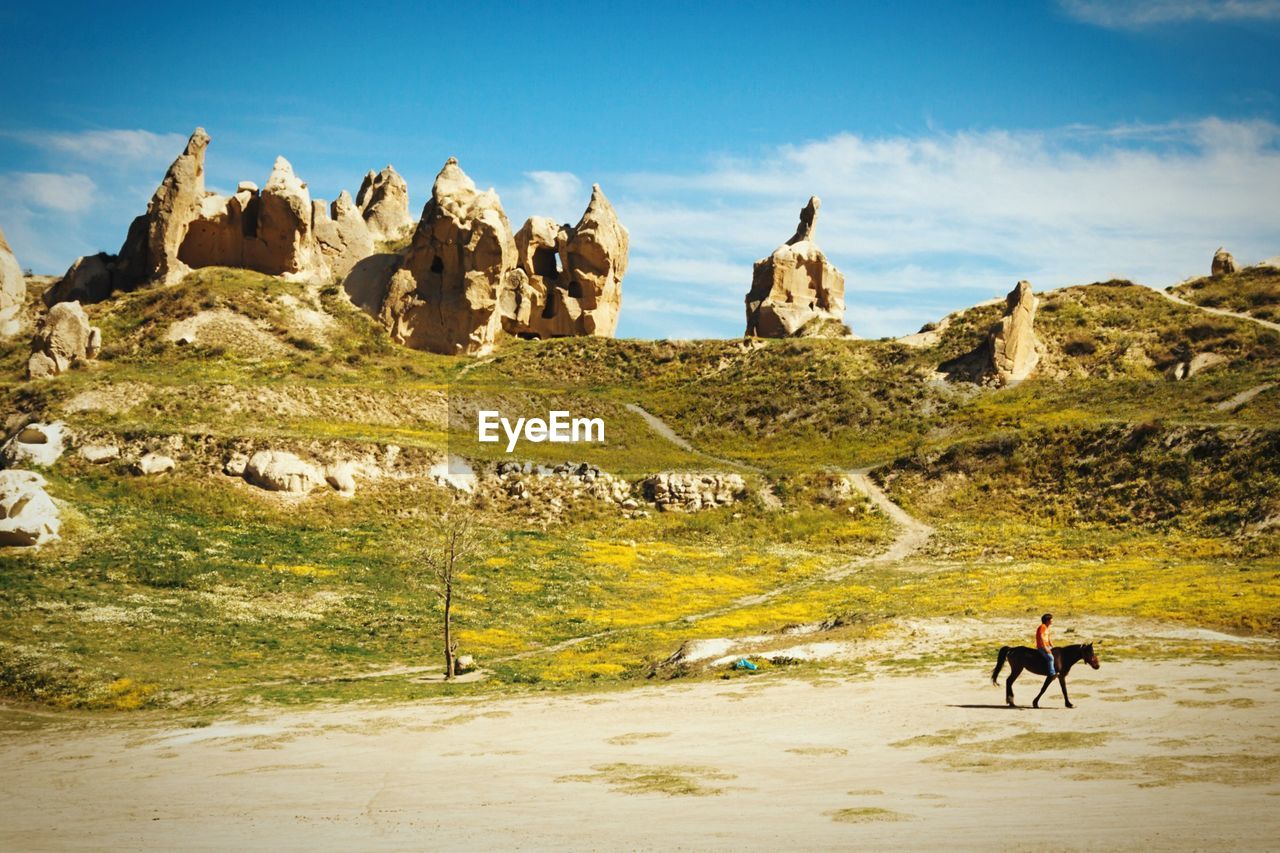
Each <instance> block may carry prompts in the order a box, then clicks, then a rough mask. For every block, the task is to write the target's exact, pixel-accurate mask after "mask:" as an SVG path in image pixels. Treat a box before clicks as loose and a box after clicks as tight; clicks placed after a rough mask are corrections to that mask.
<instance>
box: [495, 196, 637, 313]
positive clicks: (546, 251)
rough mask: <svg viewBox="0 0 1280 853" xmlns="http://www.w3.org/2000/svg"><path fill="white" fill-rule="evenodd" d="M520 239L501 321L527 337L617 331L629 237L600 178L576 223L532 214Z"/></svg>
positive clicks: (517, 241)
mask: <svg viewBox="0 0 1280 853" xmlns="http://www.w3.org/2000/svg"><path fill="white" fill-rule="evenodd" d="M515 239H516V251H517V254H518V258H519V261H518V263H519V267H518V269H517V270H516V272H515V273H514V274H513V275H512V276H511V277H510V279H509V281H510V288H509V289H508V291H507V293H506V294H505V298H504V301H503V310H502V315H503V316H502V324H503V328H504V329H505V330H506V331H507V332H508V333H509V334H513V335H520V336H522V337H535V338H556V337H567V336H572V335H595V336H597V337H613V333H614V330H615V329H617V326H618V311H619V309H620V308H621V306H622V277H623V276H624V275H626V272H627V254H628V242H629V236H628V234H627V229H626V228H624V227H623V226H622V223H620V222H619V221H618V215H617V213H616V212H614V209H613V205H611V204H610V203H609V199H607V198H606V197H605V195H604V192H602V191H601V189H600V185H599V184H595V185H593V186H592V187H591V201H590V202H589V203H588V204H587V209H586V211H585V212H584V213H583V214H582V219H580V220H579V221H578V224H577V225H576V226H574V227H572V228H570V227H569V226H567V225H557V224H556V223H555V222H553V221H552V220H550V219H547V218H545V217H542V216H534V217H531V218H530V219H529V220H528V221H527V222H525V224H524V227H523V228H521V229H520V231H519V233H517V234H516V238H515Z"/></svg>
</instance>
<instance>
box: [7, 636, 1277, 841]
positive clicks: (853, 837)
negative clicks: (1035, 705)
mask: <svg viewBox="0 0 1280 853" xmlns="http://www.w3.org/2000/svg"><path fill="white" fill-rule="evenodd" d="M989 674H990V666H989V665H987V664H986V663H985V662H984V664H983V665H982V666H981V667H978V668H976V669H975V668H973V667H968V668H964V669H951V670H938V669H931V670H929V671H922V672H918V673H914V674H909V675H901V676H885V675H880V676H876V677H874V678H872V677H866V676H852V677H846V676H836V677H832V676H826V677H820V676H819V677H814V678H809V679H779V678H762V677H757V678H750V677H742V678H736V679H734V680H731V681H718V680H714V681H699V682H690V683H679V682H677V683H668V684H664V685H663V687H662V689H661V690H657V689H654V690H648V689H636V690H628V691H623V692H612V693H600V694H567V695H558V696H550V697H547V696H530V697H518V698H517V697H512V698H506V699H492V698H490V699H486V700H483V701H477V702H467V701H460V700H457V699H454V700H438V701H432V702H420V703H416V704H413V705H403V706H394V707H383V708H368V707H350V706H348V707H343V708H339V709H327V710H313V711H306V712H296V713H288V714H284V715H280V714H278V713H276V714H273V715H261V716H256V717H251V718H246V719H243V720H240V721H219V722H214V723H213V724H212V725H207V726H205V727H203V728H186V727H181V726H175V725H173V724H172V723H169V724H165V723H162V722H161V723H138V722H128V721H119V722H111V721H99V722H95V723H92V724H89V725H86V724H84V723H79V724H77V723H74V722H72V723H67V722H59V721H48V720H44V719H39V720H28V721H25V723H24V727H25V728H26V730H25V731H23V730H18V726H16V725H15V726H11V727H9V728H8V729H7V730H0V814H3V815H4V818H3V820H0V848H3V849H10V850H49V849H65V848H77V849H84V848H95V849H102V848H105V849H183V850H187V849H196V850H201V849H211V850H212V849H282V848H283V849H298V848H314V849H325V850H328V849H360V850H383V849H397V850H403V849H422V848H431V849H442V850H452V849H476V848H497V849H514V848H520V849H532V850H542V849H556V850H582V849H597V850H598V849H605V850H614V849H664V850H666V849H684V850H688V849H696V850H777V849H818V848H836V849H868V850H876V849H899V848H911V849H927V850H938V849H947V850H989V849H992V848H999V849H1033V848H1035V849H1045V848H1048V849H1054V850H1062V849H1106V850H1116V849H1143V850H1166V849H1232V850H1236V849H1242V850H1244V849H1267V848H1272V849H1274V846H1275V842H1276V839H1277V838H1280V810H1277V809H1276V808H1275V805H1276V797H1277V795H1280V741H1278V740H1277V726H1276V723H1275V720H1277V719H1280V692H1278V690H1277V688H1278V687H1280V665H1278V664H1276V663H1275V662H1272V661H1240V662H1226V663H1222V662H1218V661H1215V662H1210V663H1188V662H1180V663H1172V662H1170V663H1158V662H1155V663H1153V662H1148V661H1115V660H1111V659H1108V658H1105V657H1104V659H1103V665H1102V669H1100V670H1098V671H1093V670H1086V671H1084V672H1082V673H1080V674H1078V675H1077V674H1076V673H1075V672H1074V671H1073V673H1072V679H1071V683H1070V687H1071V698H1072V701H1073V702H1074V703H1075V704H1076V705H1077V709H1076V710H1074V711H1067V710H1065V709H1064V708H1063V707H1062V697H1061V694H1060V693H1057V692H1056V691H1055V692H1054V693H1051V694H1046V699H1045V700H1044V701H1043V702H1042V704H1043V705H1044V706H1045V707H1044V708H1043V709H1042V710H1040V711H1031V710H1027V709H1024V710H1011V709H1006V708H1004V707H1003V706H1002V700H1003V693H1004V691H1003V687H995V686H992V684H991V680H990V675H989ZM1017 688H1018V691H1017V696H1018V699H1019V701H1021V702H1022V703H1023V704H1024V705H1025V704H1028V703H1029V701H1030V698H1031V696H1032V695H1033V693H1031V692H1028V691H1030V690H1031V689H1032V685H1031V684H1025V685H1024V684H1023V683H1022V682H1021V681H1020V682H1019V683H1018V685H1017ZM1046 791H1048V792H1050V793H1049V794H1046ZM1047 796H1051V797H1052V799H1053V801H1054V802H1055V803H1057V804H1059V806H1060V808H1061V809H1062V810H1063V816H1062V817H1061V819H1053V820H1049V819H1035V817H1034V816H1035V815H1042V814H1044V813H1045V810H1046V808H1048V806H1047V804H1046V797H1047ZM1015 816H1031V817H1022V818H1017V817H1015Z"/></svg>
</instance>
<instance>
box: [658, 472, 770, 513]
mask: <svg viewBox="0 0 1280 853" xmlns="http://www.w3.org/2000/svg"><path fill="white" fill-rule="evenodd" d="M641 489H642V490H643V493H644V497H645V500H648V501H652V502H653V503H654V504H656V505H657V507H658V509H660V510H662V511H664V512H697V511H698V510H702V509H712V508H714V507H717V506H727V505H729V504H732V503H736V502H737V501H740V500H742V499H743V498H745V497H746V496H747V484H746V482H745V481H744V480H743V479H742V476H741V475H739V474H724V473H718V472H709V473H708V472H702V473H699V472H684V471H663V472H660V473H657V474H654V475H652V476H650V477H648V478H646V479H645V480H643V481H642V482H641Z"/></svg>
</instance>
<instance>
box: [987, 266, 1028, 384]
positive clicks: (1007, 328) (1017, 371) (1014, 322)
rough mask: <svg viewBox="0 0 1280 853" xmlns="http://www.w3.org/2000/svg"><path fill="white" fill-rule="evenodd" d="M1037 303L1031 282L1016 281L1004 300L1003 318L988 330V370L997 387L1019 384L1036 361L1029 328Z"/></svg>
mask: <svg viewBox="0 0 1280 853" xmlns="http://www.w3.org/2000/svg"><path fill="white" fill-rule="evenodd" d="M1039 304H1040V300H1039V299H1037V298H1036V296H1035V294H1033V293H1032V292H1031V283H1030V282H1027V281H1020V282H1018V284H1017V286H1016V287H1014V289H1013V290H1011V291H1009V295H1008V296H1007V297H1005V310H1004V317H1003V318H1001V320H1000V322H999V323H997V324H996V325H995V327H994V328H993V329H992V330H991V339H990V341H991V343H990V347H991V371H992V373H993V374H994V375H995V378H996V381H997V382H998V383H999V384H1001V385H1008V384H1009V383H1011V382H1020V381H1022V380H1023V379H1026V378H1027V377H1028V376H1030V375H1031V371H1032V370H1034V369H1035V366H1036V365H1037V364H1038V363H1039V362H1040V350H1039V346H1040V345H1039V341H1037V340H1036V334H1035V330H1034V329H1033V328H1032V325H1033V323H1034V321H1035V318H1036V307H1037V306H1038V305H1039Z"/></svg>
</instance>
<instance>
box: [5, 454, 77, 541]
mask: <svg viewBox="0 0 1280 853" xmlns="http://www.w3.org/2000/svg"><path fill="white" fill-rule="evenodd" d="M44 487H45V479H44V477H41V476H40V475H39V474H36V473H35V472H33V471H0V546H8V547H13V546H18V547H31V546H35V545H43V544H45V543H46V542H51V541H53V540H55V539H57V538H58V530H59V528H60V527H61V526H62V522H61V520H60V519H59V517H58V507H57V505H56V504H54V502H53V499H52V498H50V497H49V495H48V494H46V493H45V490H44Z"/></svg>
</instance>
